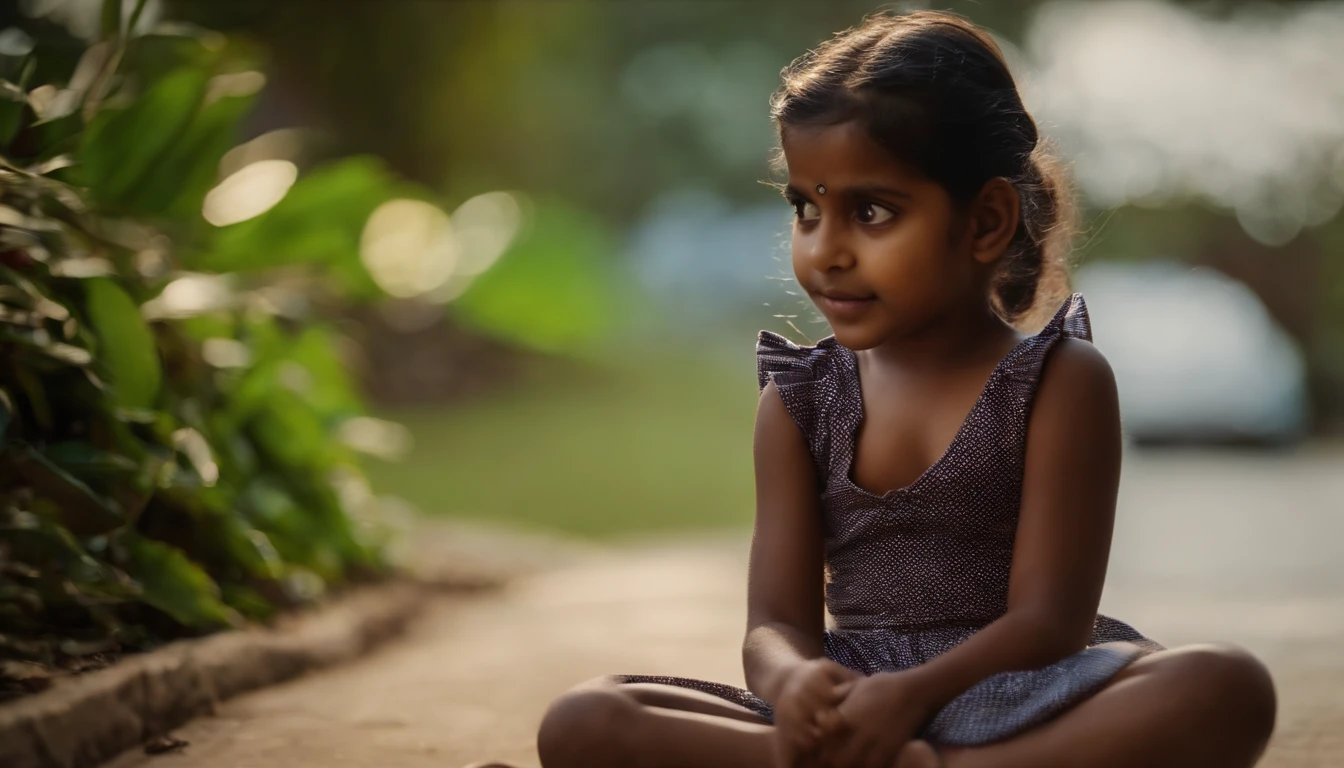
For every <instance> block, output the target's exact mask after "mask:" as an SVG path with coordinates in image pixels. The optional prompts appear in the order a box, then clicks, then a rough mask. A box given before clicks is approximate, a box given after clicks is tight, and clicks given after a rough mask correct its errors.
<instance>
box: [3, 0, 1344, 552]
mask: <svg viewBox="0 0 1344 768" xmlns="http://www.w3.org/2000/svg"><path fill="white" fill-rule="evenodd" d="M63 5H64V6H69V7H72V8H73V7H74V6H77V5H79V4H78V3H74V4H70V3H65V4H62V3H55V2H45V3H44V2H30V3H28V4H27V7H28V8H29V9H30V10H32V11H38V12H39V14H41V13H42V12H43V11H42V9H43V8H44V7H45V6H51V7H52V9H53V10H50V11H46V12H45V15H46V17H47V18H49V19H51V20H52V21H58V20H59V19H60V18H61V16H60V13H59V12H57V11H55V10H54V9H55V8H56V7H57V6H63ZM908 7H916V6H915V5H911V6H908ZM938 7H944V8H949V9H952V10H956V11H959V12H962V13H964V14H966V15H968V16H970V17H971V18H972V19H973V20H975V21H977V22H979V23H981V24H984V25H986V26H988V27H989V28H990V29H992V30H993V31H994V32H995V33H996V34H997V35H998V36H999V39H1000V41H1001V43H1002V45H1003V46H1004V48H1005V50H1006V52H1007V53H1008V55H1009V57H1010V59H1011V61H1012V63H1013V66H1014V67H1015V69H1016V71H1017V74H1018V76H1019V78H1020V81H1021V84H1022V88H1023V90H1024V93H1025V96H1026V100H1027V102H1028V105H1029V108H1030V109H1032V111H1033V112H1034V114H1035V115H1036V116H1037V117H1038V119H1039V120H1040V122H1041V123H1042V125H1043V127H1044V130H1045V132H1046V134H1047V135H1048V136H1050V137H1051V138H1053V139H1054V140H1055V141H1056V142H1057V144H1058V147H1059V152H1060V154H1061V155H1062V156H1063V157H1064V158H1065V159H1066V160H1067V161H1068V162H1069V163H1070V165H1071V168H1072V171H1073V174H1074V176H1075V178H1076V180H1077V185H1078V191H1079V194H1080V197H1081V200H1082V202H1083V204H1084V214H1083V217H1082V221H1081V223H1082V231H1081V232H1080V234H1079V237H1078V240H1077V245H1078V251H1077V264H1078V271H1077V273H1076V281H1075V285H1076V287H1077V288H1078V289H1079V290H1082V291H1084V293H1085V294H1086V295H1087V297H1088V299H1089V303H1090V306H1091V307H1092V310H1093V312H1094V324H1095V327H1096V335H1097V343H1098V344H1099V345H1100V346H1101V348H1102V349H1103V351H1105V352H1106V353H1107V354H1108V356H1110V357H1111V359H1112V361H1113V363H1114V365H1115V366H1116V368H1117V372H1118V376H1119V378H1120V383H1121V391H1122V396H1123V397H1124V409H1125V419H1126V425H1127V430H1128V433H1129V436H1130V437H1131V438H1132V439H1133V440H1134V441H1135V442H1136V443H1144V444H1166V443H1196V444H1227V443H1231V444H1237V445H1249V446H1261V447H1265V446H1278V447H1283V446H1293V445H1300V444H1301V443H1302V441H1310V440H1330V439H1331V438H1332V437H1336V436H1338V435H1339V434H1340V433H1341V431H1342V430H1344V217H1341V216H1340V208H1341V203H1344V63H1342V62H1341V60H1340V59H1339V57H1338V56H1337V55H1336V54H1337V51H1335V50H1334V48H1335V46H1336V45H1337V44H1338V41H1339V40H1341V39H1344V6H1341V4H1339V3H1318V2H1309V3H1293V2H1278V3H1268V4H1267V3H1250V2H1248V3H1242V2H1193V3H1168V2H1020V1H1013V2H996V3H982V2H962V3H943V4H938ZM328 9H330V10H328ZM873 9H874V7H873V6H872V4H870V3H863V2H833V3H805V2H799V3H786V4H782V5H781V4H771V5H770V6H769V7H768V8H767V7H766V6H764V5H762V4H760V3H755V2H734V1H729V2H713V3H707V2H675V1H672V0H666V1H658V2H630V3H610V2H570V1H568V0H562V1H559V2H540V1H533V2H527V1H522V2H517V1H515V2H490V3H487V2H416V1H414V0H402V1H400V2H388V3H357V2H340V3H336V4H334V5H331V4H326V3H315V2H294V1H291V2H286V3H279V4H277V3H265V2H249V1H247V0H234V1H232V2H228V3H211V2H189V1H188V2H175V3H163V4H161V5H160V4H158V3H154V2H151V3H150V4H149V6H148V8H147V11H146V17H145V20H144V21H143V22H142V23H146V24H148V23H152V22H151V20H150V18H151V15H153V14H159V15H161V16H162V18H164V19H171V20H175V21H188V22H192V23H196V24H200V25H203V26H204V27H206V28H209V29H212V30H219V31H221V32H223V33H226V34H228V35H230V37H231V39H232V40H234V41H236V42H237V43H238V44H240V45H246V46H247V48H248V52H249V53H250V54H251V55H252V56H253V57H255V65H256V67H257V71H259V72H261V73H262V74H263V75H264V76H265V87H264V88H262V89H261V90H260V92H259V94H258V96H257V97H256V104H255V107H254V109H253V110H252V112H251V114H250V116H249V117H248V119H247V121H246V123H245V127H244V129H243V132H242V133H241V134H240V135H239V136H238V137H237V138H238V139H239V141H240V142H243V141H247V142H249V143H247V144H242V145H241V146H242V148H241V149H239V150H235V153H234V154H235V155H236V157H230V158H227V160H228V162H225V163H223V164H222V165H221V169H220V177H221V179H224V178H226V177H227V176H228V175H229V174H231V173H235V172H238V171H239V170H240V169H241V168H243V167H244V166H245V165H246V164H248V163H260V162H264V161H267V160H276V159H281V160H286V161H289V162H291V163H294V164H296V165H297V166H298V168H299V171H300V179H301V182H300V183H302V179H303V178H304V177H306V176H307V175H309V174H319V173H322V172H324V170H325V169H330V168H332V167H339V164H340V162H341V158H344V157H347V156H350V155H362V156H371V157H373V158H377V161H376V163H375V165H377V167H379V168H381V169H383V172H385V173H388V174H390V175H395V177H396V178H397V179H399V181H403V182H405V183H408V184H414V185H417V186H418V187H419V188H420V190H421V195H422V197H423V198H424V199H427V200H428V201H429V202H430V203H431V204H432V205H433V206H434V207H433V208H430V207H428V206H419V207H415V206H405V207H402V208H400V209H398V208H396V207H391V206H389V207H387V208H383V209H380V210H379V212H378V215H374V216H372V217H371V218H369V219H368V222H367V224H365V225H364V226H365V228H364V230H363V239H362V240H361V242H362V248H361V250H360V251H359V252H358V253H356V252H355V250H354V249H351V250H349V251H348V252H345V253H342V254H341V256H340V258H343V259H346V260H348V261H349V262H350V266H349V267H348V268H349V269H350V270H352V271H359V270H361V269H362V270H363V271H365V272H367V274H368V277H369V278H370V279H371V280H372V281H373V283H374V284H375V285H376V286H377V288H379V289H381V293H382V294H384V295H378V296H372V295H371V296H370V297H369V298H368V299H367V300H361V301H352V302H350V305H349V306H348V307H346V311H344V312H342V313H341V315H340V316H339V317H338V318H333V319H332V322H334V323H336V324H337V325H338V326H339V327H341V328H342V329H343V332H344V333H345V334H346V335H347V336H348V338H350V339H351V340H352V341H353V342H354V344H353V345H352V347H351V351H352V352H353V353H354V357H352V359H351V360H350V362H351V365H352V366H353V367H352V370H355V371H357V372H358V376H359V378H360V381H361V382H362V384H363V391H364V392H365V393H366V394H367V395H368V397H369V398H370V400H371V403H372V405H373V407H374V409H375V410H376V411H377V412H378V413H379V414H380V415H384V416H386V417H388V418H389V419H392V420H394V421H398V422H400V423H402V424H404V425H406V427H407V428H408V429H409V435H408V436H407V437H408V438H409V439H408V440H407V441H406V445H408V446H412V445H413V446H414V448H411V449H409V450H408V452H407V455H406V458H405V459H404V460H403V461H402V462H400V463H398V464H393V465H387V466H381V465H375V466H374V467H373V469H372V474H373V479H374V484H375V486H376V487H377V488H379V489H380V490H382V491H386V492H388V493H393V494H396V495H398V496H400V497H402V498H405V499H407V500H408V501H410V502H412V503H413V504H415V505H416V506H417V507H419V508H421V509H424V510H427V511H432V512H443V513H450V514H460V515H478V516H482V517H487V518H489V519H492V520H499V519H504V520H517V521H519V522H522V523H526V524H529V525H541V526H546V527H549V528H556V529H561V530H565V531H572V532H577V533H580V534H584V535H608V534H617V533H626V532H639V531H653V530H661V529H664V528H688V527H696V526H705V525H734V526H736V525H743V524H745V523H746V522H747V521H748V520H749V516H750V511H751V503H750V501H751V496H750V474H751V473H750V466H749V460H748V451H749V445H748V443H749V433H750V419H751V416H752V400H753V398H754V395H755V390H754V387H753V385H752V353H751V345H752V339H753V333H754V331H755V330H756V329H758V328H762V327H764V328H770V329H772V330H775V331H779V332H783V333H785V334H787V335H789V336H791V337H793V338H795V339H797V340H799V341H807V340H815V339H817V338H820V337H822V336H825V335H826V334H827V331H826V329H825V327H824V325H822V324H821V323H820V320H819V318H818V317H817V315H816V313H815V312H814V311H813V310H812V309H811V307H810V306H808V305H806V303H805V301H800V300H799V297H798V296H797V295H796V293H794V292H792V288H791V282H792V281H791V276H790V272H789V268H788V260H787V232H788V226H789V224H788V210H787V207H786V206H784V205H783V203H782V202H781V201H780V200H779V198H778V197H777V196H776V194H775V193H774V192H773V191H772V190H771V189H770V188H768V187H766V186H764V185H762V184H760V183H759V182H760V181H761V180H764V179H768V178H769V173H768V171H767V165H766V159H767V157H768V154H769V152H770V150H771V148H772V146H773V136H772V131H771V127H770V125H769V122H768V120H767V115H766V102H767V99H768V96H769V94H770V92H771V90H772V89H773V88H774V87H775V85H776V83H777V79H778V72H779V70H780V69H781V68H782V67H783V66H784V65H786V64H787V63H788V62H789V61H790V59H791V58H792V57H794V56H796V55H798V54H799V53H801V52H802V51H803V50H805V49H807V48H808V47H810V46H812V45H815V44H816V43H817V42H818V41H819V40H821V39H823V38H824V37H825V36H827V35H828V34H830V33H831V32H833V31H836V30H839V29H842V28H844V27H845V26H847V25H850V24H853V23H855V22H856V21H857V20H858V19H860V18H861V17H862V15H863V14H865V13H868V12H871V11H872V10H873ZM65 23H66V24H70V23H71V22H70V21H68V20H67V21H66V22H65ZM254 167H255V166H254ZM286 178H288V177H286ZM250 183H251V184H255V185H256V186H257V188H258V189H259V190H260V189H262V188H263V187H265V184H266V183H268V182H267V180H266V178H265V177H264V176H262V175H261V174H260V172H259V173H258V175H257V176H256V177H255V179H254V180H253V181H251V182H250ZM352 183H354V182H352ZM238 194H239V195H240V196H241V195H242V193H241V192H240V193H238ZM254 194H258V195H259V194H261V192H256V193H254ZM240 199H241V197H240ZM248 212H249V213H251V212H252V211H251V209H249V211H248ZM360 213H361V214H362V213H363V211H360ZM258 215H259V216H261V217H263V218H264V217H265V214H261V213H258ZM332 215H333V216H337V215H340V216H344V215H345V214H344V213H343V212H342V213H339V214H338V213H337V212H336V211H335V210H333V211H332ZM344 223H345V224H346V225H350V224H351V222H348V221H347V222H344ZM228 226H229V225H225V228H226V229H227V228H228ZM440 227H442V228H443V229H442V233H440V230H439V229H438V228H440ZM440 236H442V237H443V241H442V242H439V241H438V240H436V238H438V237H440ZM379 244H382V247H381V248H380V247H378V245H379ZM257 246H258V247H259V248H261V249H265V250H267V251H269V254H268V255H267V256H266V257H265V258H264V259H257V262H258V263H257V264H256V265H255V266H258V267H273V266H274V265H275V263H276V262H278V261H281V260H284V259H289V260H296V259H303V258H306V257H304V256H301V255H298V254H295V255H282V254H281V253H279V250H280V244H276V243H266V242H265V241H258V243H257ZM218 263H219V264H220V266H221V267H229V268H235V266H237V267H243V266H246V267H252V266H253V265H252V264H247V265H235V264H233V263H228V262H227V261H224V260H221V261H220V262H218ZM341 268H345V267H341ZM371 293H372V292H371ZM398 439H400V438H398Z"/></svg>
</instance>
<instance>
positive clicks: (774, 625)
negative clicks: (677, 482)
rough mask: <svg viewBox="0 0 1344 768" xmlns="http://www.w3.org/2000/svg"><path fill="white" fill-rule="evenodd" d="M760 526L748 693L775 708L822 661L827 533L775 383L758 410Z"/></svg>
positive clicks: (751, 581) (751, 582)
mask: <svg viewBox="0 0 1344 768" xmlns="http://www.w3.org/2000/svg"><path fill="white" fill-rule="evenodd" d="M754 440H755V447H754V450H753V453H754V456H755V464H756V526H755V531H754V534H753V536H752V542H751V566H750V573H749V576H748V581H747V635H746V638H745V640H744V641H743V644H742V662H743V666H744V667H745V670H746V677H747V687H748V688H749V689H751V690H752V691H753V692H754V693H755V694H756V695H757V696H760V697H761V698H763V699H765V700H766V701H769V702H772V703H773V702H776V701H777V699H778V696H779V692H780V688H781V686H782V685H783V682H784V680H785V678H786V677H787V676H788V673H789V672H790V671H792V670H793V669H794V668H795V667H796V666H797V665H798V664H800V663H802V662H805V661H807V660H809V659H815V658H817V657H819V656H821V654H822V645H821V641H822V633H823V631H824V629H825V623H824V618H823V610H822V589H823V587H822V557H823V554H822V541H823V537H822V528H821V511H820V496H819V493H818V484H817V475H816V470H815V468H814V467H813V464H812V457H811V454H810V453H809V452H808V449H807V442H806V440H805V439H804V437H803V434H802V432H801V431H800V430H799V429H798V426H797V425H796V424H795V423H794V422H793V419H792V418H791V417H790V416H789V413H788V411H787V410H786V409H785V408H784V401H783V400H781V399H780V397H779V392H778V390H776V389H775V385H774V383H773V382H771V383H769V384H767V385H766V386H765V389H764V390H763V391H762V392H761V399H760V403H759V405H758V406H757V410H756V431H755V438H754Z"/></svg>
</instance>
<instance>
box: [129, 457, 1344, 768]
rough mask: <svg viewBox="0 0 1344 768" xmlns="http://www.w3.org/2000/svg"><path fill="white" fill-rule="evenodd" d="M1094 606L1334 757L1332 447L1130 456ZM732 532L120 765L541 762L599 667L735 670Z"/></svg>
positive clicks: (566, 577)
mask: <svg viewBox="0 0 1344 768" xmlns="http://www.w3.org/2000/svg"><path fill="white" fill-rule="evenodd" d="M1124 488H1125V490H1124V491H1123V493H1122V499H1121V513H1120V521H1119V523H1118V524H1117V530H1116V540H1115V553H1114V556H1113V564H1112V568H1111V579H1110V581H1109V582H1108V587H1107V592H1106V596H1105V598H1104V600H1103V611H1105V612H1107V613H1109V614H1111V615H1114V616H1117V617H1119V618H1123V619H1125V620H1127V621H1130V622H1131V623H1133V624H1135V625H1136V626H1138V627H1139V628H1140V629H1141V630H1142V631H1144V632H1145V633H1147V634H1149V635H1150V636H1152V637H1154V638H1156V639H1158V640H1160V641H1163V642H1165V643H1167V644H1168V645H1177V644H1182V643H1187V642H1195V641H1199V640H1212V639H1219V640H1231V641H1235V642H1239V643H1242V644H1243V645H1246V646H1247V647H1249V648H1250V649H1251V650H1253V651H1254V652H1256V653H1257V654H1259V655H1261V657H1262V658H1264V659H1265V660H1266V661H1267V662H1268V663H1269V665H1270V667H1271V669H1272V670H1273V672H1274V674H1275V677H1276V680H1277V683H1278V685H1279V691H1280V699H1281V711H1280V719H1279V728H1278V731H1277V734H1276V736H1275V739H1274V742H1273V744H1272V747H1271V750H1270V753H1269V755H1268V756H1267V757H1266V759H1265V761H1264V762H1263V763H1262V765H1264V766H1272V767H1273V768H1299V767H1301V768H1305V767H1306V766H1322V767H1324V766H1337V765H1344V453H1340V452H1339V451H1337V450H1334V451H1311V452H1307V453H1305V454H1297V455H1293V456H1281V457H1268V458H1267V457H1264V456H1255V455H1245V456H1239V455H1228V454H1217V455H1204V454H1155V455H1152V454H1150V455H1141V456H1131V457H1129V459H1128V460H1127V465H1126V477H1125V485H1124ZM746 546H747V542H746V538H745V536H743V535H735V536H727V537H719V538H715V539H709V540H680V541H661V542H658V543H656V544H649V545H639V546H629V547H626V548H622V549H619V550H611V551H606V550H599V551H587V552H584V553H582V554H580V555H578V556H574V557H571V558H568V561H567V562H566V563H564V564H563V565H560V566H558V567H555V568H553V569H549V570H546V571H544V572H541V573H537V574H535V575H532V576H528V577H526V578H523V579H521V580H519V581H518V582H516V583H515V584H513V585H512V586H511V587H510V588H508V589H507V590H506V591H505V592H504V593H503V594H501V595H496V596H494V597H492V598H488V599H473V600H463V599H455V600H454V599H444V600H442V601H440V602H439V603H437V604H435V605H434V606H432V608H431V609H430V610H429V611H428V612H427V613H426V615H425V616H424V618H423V620H422V621H420V622H419V623H418V625H417V627H416V628H415V630H414V631H413V632H412V634H411V635H410V636H409V637H408V638H407V639H406V640H404V641H402V642H399V643H396V644H394V645H393V646H391V647H389V648H387V649H385V650H383V651H381V652H379V653H377V654H375V655H374V656H371V657H369V658H367V659H365V660H363V661H360V662H358V663H356V664H353V665H351V666H348V667H344V668H340V669H336V670H333V671H329V672H324V673H321V674H317V675H314V676H312V677H309V678H306V679H304V680H300V681H297V682H295V683H292V684H288V685H284V686H280V687H277V688H273V689H269V690H266V691H261V692H258V693H255V694H252V695H248V696H243V697H240V698H238V699H235V700H233V701H230V702H227V703H225V704H224V705H223V706H222V707H221V709H220V711H219V713H218V715H217V716H216V717H209V718H202V719H199V720H197V721H194V722H192V723H191V724H189V725H187V726H186V727H184V728H182V729H180V730H179V731H178V732H177V733H176V734H175V735H176V736H178V737H179V738H183V739H185V740H187V741H189V742H190V746H188V747H186V748H185V750H184V751H182V752H180V753H176V754H168V755H160V756H155V757H150V756H146V755H144V754H142V753H140V752H135V753H127V754H126V755H123V756H122V757H121V758H119V759H117V760H115V761H113V762H112V763H111V764H110V765H111V766H112V767H113V768H150V767H153V768H178V767H179V766H182V767H184V768H185V766H192V767H193V768H272V767H278V768H308V767H309V766H312V767H313V768H317V767H318V766H321V767H322V768H328V767H330V768H339V767H341V766H360V767H361V768H365V767H373V766H377V767H378V768H419V767H420V766H426V767H428V766H434V767H435V768H442V767H443V766H448V767H449V768H455V767H456V766H459V765H462V764H465V763H468V762H471V761H474V760H481V759H485V758H495V759H504V760H512V761H519V762H522V763H524V764H533V765H535V762H536V756H535V752H534V750H533V747H532V735H533V732H534V729H535V727H536V724H537V722H538V720H539V718H540V716H541V713H542V711H543V710H544V708H545V705H546V703H547V702H548V701H549V700H550V699H551V698H553V697H554V696H556V695H558V694H559V693H561V692H562V691H564V690H565V689H566V688H568V687H569V686H570V685H572V684H574V683H576V682H578V681H581V680H584V679H586V678H589V677H593V676H595V675H598V674H602V673H607V672H657V673H665V674H678V675H689V676H697V677H702V678H709V679H717V680H722V681H725V682H731V683H738V684H740V683H741V680H742V674H741V669H740V667H739V657H738V643H739V641H740V637H741V631H742V625H743V602H744V584H743V578H744V563H745V555H746Z"/></svg>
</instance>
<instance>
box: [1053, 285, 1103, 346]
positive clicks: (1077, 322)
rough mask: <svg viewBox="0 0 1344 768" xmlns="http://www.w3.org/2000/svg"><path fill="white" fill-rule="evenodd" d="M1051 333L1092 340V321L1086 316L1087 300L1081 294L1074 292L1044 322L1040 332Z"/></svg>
mask: <svg viewBox="0 0 1344 768" xmlns="http://www.w3.org/2000/svg"><path fill="white" fill-rule="evenodd" d="M1047 332H1049V333H1053V334H1056V335H1059V336H1062V337H1064V338H1072V339H1082V340H1084V341H1091V340H1092V321H1091V320H1090V319H1089V318H1088V316H1087V302H1085V301H1083V294H1081V293H1075V294H1073V295H1071V296H1069V298H1067V299H1065V300H1064V303H1063V304H1061V305H1060V307H1059V311H1057V312H1055V316H1054V317H1053V318H1051V319H1050V322H1048V323H1046V324H1045V328H1044V329H1042V331H1041V333H1042V334H1045V333H1047Z"/></svg>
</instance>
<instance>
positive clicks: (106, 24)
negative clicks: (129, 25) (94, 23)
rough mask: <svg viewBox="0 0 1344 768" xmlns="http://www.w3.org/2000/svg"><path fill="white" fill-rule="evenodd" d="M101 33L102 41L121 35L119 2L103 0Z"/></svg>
mask: <svg viewBox="0 0 1344 768" xmlns="http://www.w3.org/2000/svg"><path fill="white" fill-rule="evenodd" d="M102 21H103V23H102V31H103V39H104V40H112V39H113V38H116V37H118V36H120V34H121V0H103V15H102Z"/></svg>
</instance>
